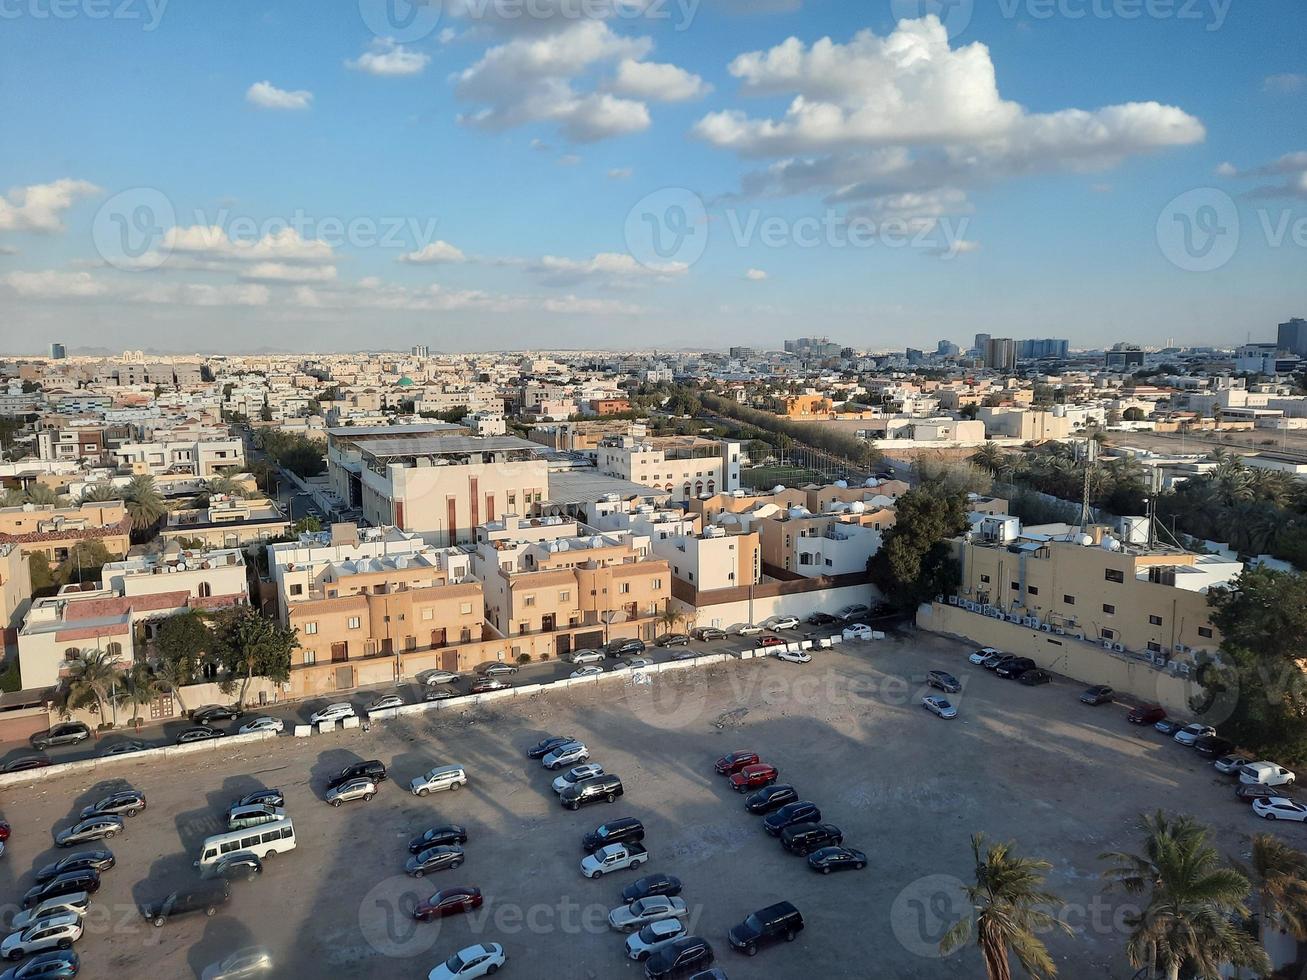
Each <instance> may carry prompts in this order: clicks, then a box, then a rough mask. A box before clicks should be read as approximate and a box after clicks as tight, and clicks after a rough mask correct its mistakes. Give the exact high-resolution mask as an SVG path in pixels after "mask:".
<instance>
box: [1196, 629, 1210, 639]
mask: <svg viewBox="0 0 1307 980" xmlns="http://www.w3.org/2000/svg"><path fill="white" fill-rule="evenodd" d="M1198 635H1199V636H1201V637H1202V638H1203V639H1204V640H1210V639H1211V638H1212V628H1211V627H1210V626H1200V627H1198Z"/></svg>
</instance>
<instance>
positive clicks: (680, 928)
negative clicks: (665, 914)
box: [626, 919, 686, 963]
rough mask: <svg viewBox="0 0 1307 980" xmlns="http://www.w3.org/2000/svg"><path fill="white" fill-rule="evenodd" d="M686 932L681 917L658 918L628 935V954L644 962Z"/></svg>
mask: <svg viewBox="0 0 1307 980" xmlns="http://www.w3.org/2000/svg"><path fill="white" fill-rule="evenodd" d="M685 932H686V929H685V923H684V922H682V921H681V920H680V919H657V920H655V921H653V922H650V923H649V924H647V925H645V926H641V927H640V930H639V931H638V932H635V933H632V934H631V935H629V936H627V937H626V955H627V956H629V957H630V958H631V959H633V960H635V961H636V962H639V963H643V962H644V961H645V960H647V959H648V958H649V957H650V956H652V955H653V954H654V953H656V952H658V951H659V950H660V949H665V948H666V947H667V946H670V945H671V944H672V943H673V942H674V941H676V940H677V939H680V938H681V937H682V936H684V935H685Z"/></svg>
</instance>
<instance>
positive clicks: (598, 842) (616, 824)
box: [581, 817, 644, 853]
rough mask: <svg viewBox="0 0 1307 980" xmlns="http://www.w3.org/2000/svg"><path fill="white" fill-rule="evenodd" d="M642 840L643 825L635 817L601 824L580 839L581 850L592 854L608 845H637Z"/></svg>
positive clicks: (620, 818) (619, 818)
mask: <svg viewBox="0 0 1307 980" xmlns="http://www.w3.org/2000/svg"><path fill="white" fill-rule="evenodd" d="M642 840H644V824H642V823H641V822H640V821H639V820H637V819H636V818H635V817H618V818H617V819H616V820H609V821H608V822H607V823H602V824H600V825H599V826H598V827H596V828H595V829H594V830H592V831H590V833H588V834H586V835H585V836H584V837H582V838H581V848H582V849H583V850H585V851H588V852H591V853H593V852H594V851H597V850H599V848H601V847H606V846H608V845H609V844H626V843H633V844H638V843H639V842H640V841H642Z"/></svg>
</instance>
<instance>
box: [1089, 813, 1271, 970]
mask: <svg viewBox="0 0 1307 980" xmlns="http://www.w3.org/2000/svg"><path fill="white" fill-rule="evenodd" d="M1139 831H1140V832H1141V833H1142V834H1143V836H1144V849H1143V852H1142V853H1140V854H1129V853H1125V852H1119V851H1118V852H1108V853H1105V854H1103V855H1101V858H1102V860H1104V861H1107V862H1109V864H1110V867H1109V868H1108V869H1107V870H1106V871H1105V872H1104V873H1103V874H1104V877H1105V878H1107V880H1108V882H1109V885H1110V886H1117V887H1120V888H1122V889H1124V890H1125V892H1126V893H1127V894H1130V895H1139V896H1144V897H1145V898H1146V902H1147V904H1146V905H1145V907H1144V908H1143V910H1142V911H1141V912H1139V913H1135V914H1132V915H1131V916H1129V917H1128V918H1127V919H1126V925H1127V926H1129V928H1130V937H1129V939H1128V940H1127V941H1126V955H1127V956H1128V957H1129V959H1130V963H1131V964H1132V965H1133V966H1136V967H1148V968H1149V969H1151V970H1154V971H1155V970H1161V971H1162V973H1163V974H1164V975H1165V976H1166V977H1167V978H1168V980H1179V977H1180V971H1181V970H1182V969H1184V970H1185V971H1186V972H1187V973H1189V974H1192V975H1194V976H1197V977H1203V978H1213V980H1215V978H1217V977H1219V976H1220V971H1221V968H1222V967H1224V966H1225V965H1226V964H1231V965H1234V966H1239V967H1250V968H1252V969H1254V970H1259V971H1263V972H1264V971H1266V970H1267V969H1268V968H1269V965H1270V964H1269V962H1268V960H1267V956H1266V952H1265V950H1263V949H1262V947H1261V945H1260V943H1258V941H1257V940H1256V939H1255V938H1254V937H1253V936H1251V935H1249V934H1248V933H1247V932H1246V931H1245V930H1244V928H1243V926H1242V923H1241V922H1240V920H1244V919H1247V917H1248V914H1249V911H1248V908H1247V906H1246V905H1245V904H1244V900H1245V899H1246V898H1247V897H1248V893H1249V891H1250V890H1251V886H1250V885H1249V883H1248V879H1247V878H1245V877H1244V876H1243V875H1241V874H1240V873H1239V872H1238V871H1236V870H1235V869H1234V868H1232V867H1230V866H1228V865H1227V864H1225V862H1224V861H1222V860H1221V857H1220V855H1219V854H1218V853H1217V851H1216V848H1214V847H1212V846H1211V844H1209V843H1208V841H1207V829H1206V828H1205V827H1203V826H1201V825H1200V824H1198V823H1197V822H1196V821H1194V820H1193V818H1191V817H1186V816H1180V817H1174V818H1173V817H1168V816H1167V815H1166V814H1165V813H1163V812H1162V811H1160V810H1159V811H1157V812H1156V813H1154V814H1151V815H1149V814H1145V815H1143V816H1141V817H1140V819H1139Z"/></svg>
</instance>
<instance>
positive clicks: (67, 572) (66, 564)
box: [53, 538, 114, 586]
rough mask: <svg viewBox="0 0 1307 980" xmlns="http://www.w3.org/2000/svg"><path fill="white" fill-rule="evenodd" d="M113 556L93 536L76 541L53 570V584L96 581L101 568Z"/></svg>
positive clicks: (61, 584)
mask: <svg viewBox="0 0 1307 980" xmlns="http://www.w3.org/2000/svg"><path fill="white" fill-rule="evenodd" d="M113 558H114V556H113V555H111V554H109V549H107V548H106V547H105V546H104V542H102V541H97V540H95V539H94V538H91V539H88V540H85V541H78V542H77V543H76V544H75V545H73V547H72V548H71V549H69V552H68V557H67V558H65V559H64V560H63V561H62V562H61V563H60V564H59V567H58V568H56V569H55V570H54V573H53V579H54V584H55V585H56V586H64V585H71V584H73V583H74V582H76V583H81V582H98V581H99V580H100V571H101V569H103V568H104V565H105V563H106V562H109V561H112V560H113Z"/></svg>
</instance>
